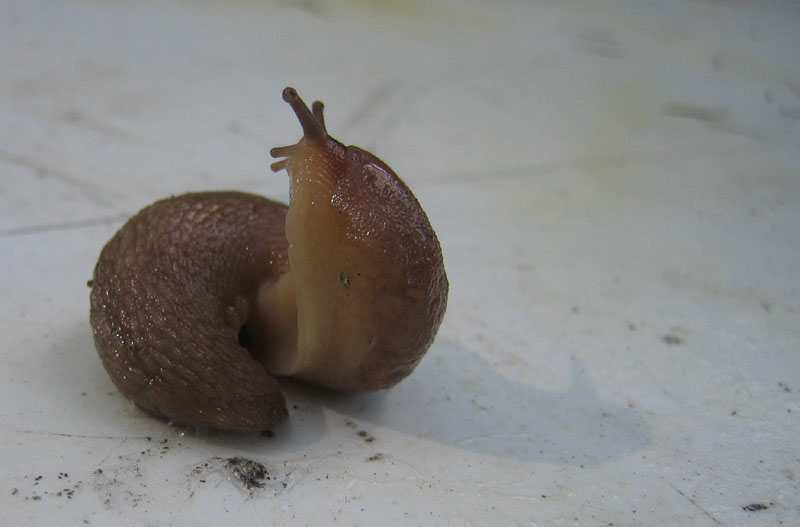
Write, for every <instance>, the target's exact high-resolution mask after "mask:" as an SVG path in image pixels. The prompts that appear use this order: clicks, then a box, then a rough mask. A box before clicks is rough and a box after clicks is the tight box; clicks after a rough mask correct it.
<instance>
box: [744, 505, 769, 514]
mask: <svg viewBox="0 0 800 527" xmlns="http://www.w3.org/2000/svg"><path fill="white" fill-rule="evenodd" d="M771 506H772V503H770V504H769V505H768V504H766V503H751V504H750V505H744V506H743V507H742V510H745V511H747V512H758V511H765V510H767V509H769V508H770V507H771Z"/></svg>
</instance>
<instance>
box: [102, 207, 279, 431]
mask: <svg viewBox="0 0 800 527" xmlns="http://www.w3.org/2000/svg"><path fill="white" fill-rule="evenodd" d="M286 211H287V208H286V206H285V205H282V204H279V203H275V202H273V201H270V200H267V199H265V198H262V197H258V196H254V195H250V194H244V193H236V192H219V193H213V192H208V193H199V194H186V195H183V196H178V197H175V198H171V199H166V200H163V201H159V202H157V203H154V204H153V205H150V206H149V207H147V208H145V209H144V210H142V211H141V212H140V213H139V214H137V215H136V216H134V217H133V218H131V219H130V220H129V221H128V223H127V224H125V226H123V228H122V229H120V231H119V232H117V234H116V235H115V236H114V237H113V238H112V239H111V240H110V241H109V242H108V244H107V245H106V246H105V247H104V248H103V251H102V252H101V254H100V258H99V260H98V262H97V265H96V267H95V271H94V278H93V283H92V292H91V324H92V327H93V329H94V341H95V346H96V347H97V350H98V352H99V355H100V358H101V359H102V361H103V365H104V366H105V368H106V370H107V371H108V373H109V375H110V376H111V379H112V380H113V381H114V383H115V384H116V385H117V387H118V388H119V389H120V391H121V392H122V393H123V394H125V395H126V396H128V397H129V398H131V399H132V400H133V401H134V402H135V403H136V404H137V405H138V406H140V407H141V408H143V409H144V410H146V411H148V412H150V413H153V414H155V415H159V416H165V417H167V418H169V419H171V420H172V421H174V422H176V423H186V424H191V425H195V426H200V427H211V428H218V429H225V430H241V431H248V430H261V429H265V428H269V427H271V426H273V425H275V424H276V423H278V422H280V421H281V420H282V419H284V418H285V417H286V415H287V412H286V406H285V403H284V399H283V396H282V395H281V392H280V389H279V387H278V383H277V381H276V380H275V379H274V378H273V377H271V376H270V375H269V374H268V373H267V372H266V370H265V369H264V367H263V366H262V365H261V364H260V363H258V362H257V361H255V360H254V359H253V358H252V357H251V356H250V354H249V353H248V351H247V350H246V349H245V348H243V347H242V346H240V345H239V329H240V327H241V326H242V325H243V324H244V323H245V322H246V321H247V318H248V316H249V313H250V311H251V306H252V304H253V302H254V295H255V292H256V291H257V290H258V287H259V285H261V284H265V283H269V282H270V281H274V280H275V279H277V277H278V276H279V275H280V274H282V273H284V272H286V268H287V258H286V237H285V232H284V222H285V217H286Z"/></svg>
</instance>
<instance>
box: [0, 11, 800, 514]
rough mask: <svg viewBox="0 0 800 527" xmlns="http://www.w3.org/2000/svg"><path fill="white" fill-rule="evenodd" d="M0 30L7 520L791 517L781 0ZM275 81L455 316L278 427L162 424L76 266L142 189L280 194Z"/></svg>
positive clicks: (32, 20)
mask: <svg viewBox="0 0 800 527" xmlns="http://www.w3.org/2000/svg"><path fill="white" fill-rule="evenodd" d="M134 4H135V5H134ZM0 50H2V51H0V189H1V190H2V196H1V197H0V254H1V255H2V256H0V295H1V296H2V298H3V301H2V303H1V304H0V335H2V336H1V337H0V361H1V364H2V367H1V368H0V400H1V401H2V405H0V441H2V450H1V451H0V475H1V476H2V478H0V520H2V521H0V523H2V524H3V525H6V524H7V525H34V524H35V525H43V524H48V525H76V524H78V525H80V524H90V525H108V524H111V523H114V524H117V525H170V524H176V525H190V524H191V525H209V526H212V525H213V526H216V525H223V524H232V525H235V524H244V525H255V524H265V523H267V522H269V523H270V524H272V525H286V524H293V525H312V526H318V525H339V524H340V525H379V524H380V525H475V526H479V525H481V526H482V525H540V526H541V525H582V526H604V525H616V526H619V525H652V526H656V525H657V526H662V525H709V526H717V525H725V526H731V527H733V526H762V525H787V526H788V525H798V523H800V483H799V482H798V481H799V480H800V441H798V435H799V434H800V404H798V403H799V402H800V313H799V311H800V69H799V68H798V65H800V7H798V4H797V3H794V2H791V1H789V0H787V1H784V2H712V1H708V2H701V1H674V2H658V3H650V2H648V3H644V2H632V1H631V2H605V3H602V4H599V3H597V2H589V1H578V0H575V1H569V2H542V3H533V2H522V1H518V2H513V1H500V2H492V3H489V2H487V3H464V2H442V1H440V2H421V1H419V2H417V1H412V2H399V1H398V2H393V1H384V2H358V1H350V2H326V1H319V2H317V1H309V2H303V3H301V4H300V5H298V6H293V5H292V4H291V3H290V2H281V1H275V2H260V1H253V0H250V1H245V0H241V1H233V2H210V1H202V2H196V1H193V2H189V1H171V2H99V1H96V0H84V1H65V2H45V1H41V0H19V1H14V0H3V1H2V2H0ZM286 85H293V86H295V87H296V88H297V89H298V90H299V91H300V93H301V94H302V95H304V96H305V97H306V98H307V99H310V100H312V99H315V98H321V99H323V100H325V102H326V116H327V123H328V127H329V129H330V130H331V132H332V134H333V135H334V136H335V137H337V138H339V139H341V140H343V141H344V142H346V143H350V144H357V145H359V146H362V147H364V148H367V149H369V150H373V151H374V152H375V153H376V154H377V155H379V156H381V157H382V158H384V159H385V160H386V161H387V162H388V163H389V164H390V165H391V166H392V167H393V168H394V169H395V170H396V171H397V172H398V173H399V174H400V175H401V176H403V177H404V178H405V180H406V181H407V183H409V185H410V186H411V187H412V188H413V189H414V191H415V193H416V194H417V197H418V198H419V199H420V201H421V202H422V204H423V206H424V207H425V208H426V210H427V211H428V214H429V216H430V218H431V220H432V222H433V224H434V226H435V227H436V229H437V232H438V234H439V238H440V240H441V242H442V246H443V250H444V253H445V259H446V265H447V270H448V273H449V276H450V282H451V295H450V303H449V308H448V313H447V317H446V319H445V322H444V325H443V327H442V329H441V332H440V335H439V337H438V339H437V341H436V342H435V344H434V346H433V348H432V349H431V350H430V352H429V355H428V356H427V357H426V358H425V359H424V360H423V362H422V363H421V365H420V366H419V368H418V369H417V371H416V372H415V373H414V374H413V375H412V376H411V377H410V378H409V379H407V380H406V381H404V382H403V383H402V384H400V385H398V386H397V387H396V388H394V389H392V390H388V391H386V392H383V393H376V394H365V395H357V396H343V395H336V394H332V393H329V392H325V391H321V390H317V389H313V388H309V387H307V386H302V385H299V384H293V383H286V385H285V388H286V391H287V396H288V400H289V405H290V411H291V418H290V420H289V421H288V423H287V424H285V425H284V426H281V427H279V428H277V429H276V430H274V431H273V432H274V435H273V437H262V436H248V437H235V436H226V435H221V434H209V433H198V432H197V431H194V430H185V429H180V428H175V427H170V426H167V425H166V424H165V423H163V422H161V421H158V420H155V419H152V418H150V417H148V416H147V415H144V414H143V413H141V412H140V411H138V410H136V409H135V408H134V407H132V405H131V404H130V403H128V402H127V401H126V400H125V399H124V398H123V397H122V396H121V395H120V394H119V393H118V392H117V391H116V389H115V388H114V386H113V385H112V384H111V382H110V380H109V378H108V377H107V375H106V373H105V372H104V370H103V369H102V366H101V364H100V362H99V360H98V359H97V357H96V354H95V351H94V347H93V344H92V340H91V332H90V329H89V324H88V289H87V288H86V285H85V284H86V280H87V279H89V278H90V277H91V273H92V268H93V265H94V262H95V259H96V257H97V254H98V253H99V251H100V248H101V247H102V246H103V244H104V243H105V242H106V240H107V239H108V238H109V237H110V236H111V235H112V234H113V233H114V231H115V230H116V229H117V228H119V226H120V225H121V224H122V222H123V221H124V219H125V218H127V217H128V216H130V215H131V214H133V213H135V212H136V211H137V210H139V209H140V208H141V207H143V206H144V205H146V204H148V203H149V202H151V201H153V200H155V199H157V198H160V197H164V196H167V195H170V194H177V193H181V192H185V191H188V190H199V189H220V188H232V189H240V190H246V191H252V192H257V193H261V194H265V195H268V196H272V197H277V198H282V199H286V197H287V194H288V185H287V181H286V177H285V175H283V174H281V175H275V174H272V173H271V172H270V171H269V169H268V165H269V162H270V159H269V157H268V154H267V150H268V148H269V147H271V146H275V145H282V144H287V143H289V142H291V141H293V140H295V139H296V138H297V137H298V136H299V130H298V127H297V124H296V122H295V121H294V118H293V116H292V115H291V112H290V111H289V109H288V107H286V105H285V103H283V102H282V101H281V99H280V92H281V89H282V88H283V87H284V86H286ZM237 457H242V458H246V459H249V460H252V461H254V462H257V463H262V464H263V465H264V466H265V467H266V469H267V470H268V471H269V477H270V479H268V480H267V479H264V480H263V482H264V484H265V486H264V487H263V488H253V489H248V488H247V487H246V486H244V485H242V484H241V482H239V481H237V479H236V478H235V469H236V468H237V467H238V466H239V465H237V463H240V461H239V460H236V458H237ZM232 458H233V459H234V461H231V459H232Z"/></svg>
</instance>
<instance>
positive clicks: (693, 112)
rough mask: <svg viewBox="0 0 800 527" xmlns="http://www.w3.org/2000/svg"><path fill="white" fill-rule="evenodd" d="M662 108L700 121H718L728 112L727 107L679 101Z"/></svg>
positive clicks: (670, 112)
mask: <svg viewBox="0 0 800 527" xmlns="http://www.w3.org/2000/svg"><path fill="white" fill-rule="evenodd" d="M661 110H662V111H663V112H664V113H665V114H667V115H671V116H673V117H685V118H687V119H696V120H698V121H706V122H718V121H721V120H723V119H724V118H725V114H726V113H727V111H726V109H725V108H722V107H720V108H714V107H710V106H700V105H698V104H687V103H678V102H668V103H666V104H664V105H663V106H662V107H661Z"/></svg>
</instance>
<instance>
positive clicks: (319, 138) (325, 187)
mask: <svg viewBox="0 0 800 527" xmlns="http://www.w3.org/2000/svg"><path fill="white" fill-rule="evenodd" d="M283 98H284V100H285V101H287V102H288V103H289V104H290V105H291V106H292V109H293V110H294V111H295V113H296V114H297V117H298V119H299V121H300V124H301V126H302V127H303V132H304V136H303V138H302V139H301V140H300V141H299V142H298V143H297V144H295V145H292V146H286V147H279V148H274V149H272V151H271V153H272V155H273V156H274V157H279V158H282V159H280V160H279V161H276V162H275V163H274V164H273V166H272V168H273V170H275V171H279V170H282V169H286V171H287V172H288V174H289V177H290V204H289V207H288V208H287V207H286V206H285V205H283V204H280V203H276V202H274V201H270V200H268V199H266V198H262V197H258V196H254V195H251V194H244V193H238V192H206V193H194V194H186V195H183V196H178V197H175V198H170V199H166V200H162V201H159V202H157V203H154V204H153V205H150V206H149V207H146V208H145V209H143V210H142V211H141V212H140V213H139V214H137V215H136V216H134V217H133V218H131V219H130V220H129V221H128V222H127V223H126V224H125V225H124V226H123V227H122V228H121V229H120V231H119V232H117V234H116V235H115V236H114V237H113V238H112V239H111V240H110V241H109V242H108V244H107V245H106V246H105V247H104V248H103V251H102V252H101V254H100V258H99V260H98V262H97V266H96V267H95V271H94V278H93V282H92V291H91V324H92V327H93V330H94V340H95V345H96V347H97V350H98V352H99V355H100V357H101V359H102V361H103V364H104V366H105V368H106V370H107V371H108V373H109V375H110V376H111V378H112V380H113V381H114V383H115V384H116V385H117V386H118V387H119V389H120V390H121V391H122V393H123V394H125V395H126V396H127V397H129V398H131V399H132V400H133V401H134V402H135V403H136V404H137V405H139V406H140V407H141V408H143V409H145V410H146V411H148V412H150V413H152V414H155V415H158V416H163V417H166V418H168V419H170V420H171V421H173V422H176V423H182V424H188V425H194V426H201V427H210V428H217V429H224V430H235V431H256V430H263V429H266V428H270V427H272V426H274V425H275V424H277V423H278V422H280V421H281V420H283V419H284V418H285V417H286V416H287V411H286V405H285V402H284V399H283V396H282V394H281V391H280V386H279V384H278V382H277V381H276V379H275V377H274V376H289V377H294V378H298V379H301V380H304V381H308V382H311V383H315V384H319V385H322V386H326V387H330V388H333V389H336V390H341V391H365V390H377V389H381V388H386V387H389V386H392V385H393V384H395V383H397V382H398V381H400V380H401V379H403V378H404V377H405V376H407V375H408V374H409V373H411V371H412V370H413V369H414V367H415V366H416V364H417V363H418V362H419V360H420V359H421V357H422V355H423V354H424V353H425V351H426V350H427V349H428V347H429V346H430V344H431V343H432V341H433V338H434V336H435V334H436V332H437V330H438V327H439V325H440V323H441V320H442V317H443V316H444V311H445V307H446V303H447V292H448V282H447V277H446V274H445V270H444V265H443V261H442V254H441V250H440V247H439V242H438V240H437V238H436V235H435V234H434V232H433V229H432V228H431V226H430V223H429V221H428V218H427V216H426V215H425V213H424V211H423V210H422V208H421V207H420V205H419V203H418V202H417V200H416V198H415V197H414V195H413V194H412V193H411V191H410V190H409V189H408V187H406V185H405V184H404V183H403V182H402V181H401V180H400V179H399V178H398V177H397V176H396V175H395V173H394V172H393V171H392V170H391V169H390V168H389V167H388V166H387V165H386V164H385V163H383V162H382V161H381V160H380V159H378V158H377V157H375V156H373V155H372V154H370V153H368V152H365V151H364V150H361V149H359V148H357V147H353V146H344V145H343V144H341V143H339V142H338V141H336V140H335V139H333V138H331V137H330V136H328V134H327V131H326V129H325V123H324V119H323V114H322V104H321V103H319V102H316V103H314V105H313V106H312V109H311V110H309V109H308V108H307V107H306V105H305V104H304V103H303V101H302V100H301V99H300V97H299V96H298V95H297V93H296V92H295V91H294V90H293V89H292V88H287V89H286V90H284V93H283Z"/></svg>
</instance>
